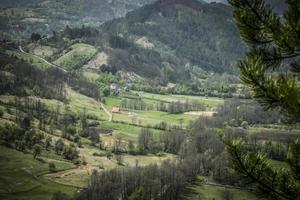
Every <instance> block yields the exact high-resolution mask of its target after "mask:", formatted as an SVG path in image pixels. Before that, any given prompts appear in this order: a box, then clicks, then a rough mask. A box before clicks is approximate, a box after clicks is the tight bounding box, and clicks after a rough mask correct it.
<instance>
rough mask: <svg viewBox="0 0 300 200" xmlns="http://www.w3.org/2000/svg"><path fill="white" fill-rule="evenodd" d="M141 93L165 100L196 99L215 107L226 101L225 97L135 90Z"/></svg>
mask: <svg viewBox="0 0 300 200" xmlns="http://www.w3.org/2000/svg"><path fill="white" fill-rule="evenodd" d="M135 93H137V94H139V96H140V97H144V98H148V99H153V100H158V101H159V100H163V101H168V102H172V101H181V102H185V101H186V100H188V101H195V102H198V103H202V104H204V105H206V106H207V107H210V108H215V107H218V106H220V105H222V104H223V103H224V99H220V98H216V97H203V96H188V95H160V94H152V93H147V92H135Z"/></svg>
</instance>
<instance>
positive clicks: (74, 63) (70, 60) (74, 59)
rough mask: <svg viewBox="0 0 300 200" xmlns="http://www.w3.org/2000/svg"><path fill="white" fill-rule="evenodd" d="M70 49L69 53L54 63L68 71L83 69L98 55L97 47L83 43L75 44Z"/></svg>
mask: <svg viewBox="0 0 300 200" xmlns="http://www.w3.org/2000/svg"><path fill="white" fill-rule="evenodd" d="M70 49H71V50H70V51H69V52H68V53H66V54H64V55H63V56H61V57H60V58H59V59H58V60H56V61H55V62H54V63H55V64H57V65H59V66H61V67H64V68H65V69H66V70H74V69H78V68H80V67H82V66H83V65H84V64H85V63H86V62H88V61H89V60H90V59H91V58H92V57H93V56H94V55H95V54H96V53H97V49H96V48H95V47H93V46H91V45H88V44H83V43H78V44H74V45H72V46H71V47H70Z"/></svg>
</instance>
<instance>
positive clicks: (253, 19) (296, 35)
mask: <svg viewBox="0 0 300 200" xmlns="http://www.w3.org/2000/svg"><path fill="white" fill-rule="evenodd" d="M229 2H230V4H231V5H232V6H233V7H234V10H235V11H234V13H235V19H236V21H237V24H238V26H239V29H240V34H241V37H242V39H243V40H244V41H245V42H246V43H247V44H248V47H249V52H248V54H247V58H246V59H245V60H243V61H240V63H239V65H238V67H239V68H240V72H241V80H242V81H243V82H244V84H246V85H248V86H249V87H250V88H251V89H252V90H253V92H254V97H255V98H256V99H257V100H258V102H260V103H261V104H262V105H263V106H264V107H265V108H266V109H271V108H279V109H281V110H282V111H283V112H284V113H285V114H286V116H288V117H289V118H290V119H292V120H293V121H296V122H299V121H300V82H299V77H300V76H299V74H300V1H299V0H287V1H286V3H287V4H288V9H287V10H286V12H285V13H284V14H283V15H282V16H278V15H277V14H276V13H274V12H273V10H272V8H271V6H269V5H268V4H267V3H266V2H265V1H264V0H229ZM227 144H228V145H227V147H228V152H229V154H230V155H231V166H232V167H233V168H234V169H235V170H236V171H237V172H238V173H239V174H240V175H241V176H242V177H244V178H246V179H248V180H250V181H251V182H252V183H253V184H254V186H256V187H257V188H258V189H260V190H261V191H262V192H263V193H264V194H266V195H267V196H268V197H271V198H273V199H300V179H299V175H300V171H299V169H300V157H299V155H300V142H299V141H295V142H294V143H293V144H292V145H291V146H290V148H289V153H288V156H287V159H286V161H287V164H288V166H289V167H284V168H282V169H278V168H275V167H274V166H273V165H272V164H271V163H270V160H269V159H267V157H266V155H265V154H264V153H262V152H259V151H257V150H255V148H253V147H252V146H250V145H248V144H247V143H246V142H245V141H242V140H241V139H240V140H235V141H229V142H227Z"/></svg>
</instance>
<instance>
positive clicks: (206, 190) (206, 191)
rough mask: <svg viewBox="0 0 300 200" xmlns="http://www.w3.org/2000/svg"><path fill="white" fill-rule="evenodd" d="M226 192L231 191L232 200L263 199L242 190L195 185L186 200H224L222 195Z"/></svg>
mask: <svg viewBox="0 0 300 200" xmlns="http://www.w3.org/2000/svg"><path fill="white" fill-rule="evenodd" d="M225 191H229V192H230V193H231V194H232V198H231V199H230V200H258V199H262V198H258V197H257V196H256V195H255V194H253V193H251V192H249V191H246V190H241V189H232V188H225V187H221V186H214V185H201V186H197V185H194V186H193V187H192V188H191V193H190V195H188V196H187V198H186V199H189V200H198V199H201V200H212V199H214V200H222V199H223V198H222V194H223V193H224V192H225Z"/></svg>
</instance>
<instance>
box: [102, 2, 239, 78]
mask: <svg viewBox="0 0 300 200" xmlns="http://www.w3.org/2000/svg"><path fill="white" fill-rule="evenodd" d="M101 29H102V31H103V32H105V33H108V34H110V35H115V36H117V37H119V40H123V41H127V42H131V43H134V45H133V46H138V47H139V48H140V49H142V50H143V51H146V53H148V56H147V55H146V54H145V53H144V56H142V54H143V52H142V51H138V52H137V51H136V48H137V47H134V48H133V47H132V46H127V47H125V48H124V47H123V46H121V47H120V46H116V45H112V46H113V47H115V48H118V47H119V49H123V50H125V51H127V52H128V54H129V55H131V58H132V59H131V60H133V61H135V62H138V60H141V59H142V60H143V62H144V63H148V64H150V65H152V66H153V70H152V71H155V70H159V69H160V70H161V71H162V70H163V64H162V63H163V62H168V63H169V64H170V66H171V68H172V69H171V70H173V71H175V72H180V73H178V74H177V75H179V74H181V76H182V75H183V74H182V70H183V69H184V68H185V70H190V67H189V66H196V67H200V68H202V69H204V70H206V71H212V72H219V73H223V72H229V73H235V72H236V69H235V67H234V65H235V62H236V60H238V59H239V58H241V57H242V56H243V52H244V48H245V47H244V45H243V44H242V42H241V40H240V37H239V33H238V30H237V28H236V26H235V25H234V22H233V18H232V10H231V8H230V7H229V6H226V5H224V4H218V3H213V4H208V3H205V2H199V1H196V0H159V1H157V2H156V3H154V4H150V5H147V6H144V7H142V8H140V9H138V10H135V11H133V12H130V13H128V14H127V15H126V17H124V18H121V19H116V20H113V21H111V22H107V23H105V24H104V25H103V26H102V28H101ZM166 52H167V53H166ZM136 56H137V57H139V59H135V57H136ZM150 56H153V57H154V58H153V59H151V58H149V57H150ZM141 57H143V58H141ZM174 57H175V58H176V60H174V59H172V58H174ZM170 60H173V62H172V61H170ZM170 62H171V63H170ZM133 63H134V62H132V64H133ZM124 65H125V66H126V64H124ZM144 75H145V74H144ZM175 78H177V79H178V76H175ZM187 78H189V77H188V76H187Z"/></svg>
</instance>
